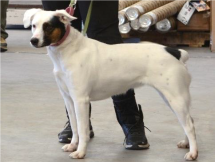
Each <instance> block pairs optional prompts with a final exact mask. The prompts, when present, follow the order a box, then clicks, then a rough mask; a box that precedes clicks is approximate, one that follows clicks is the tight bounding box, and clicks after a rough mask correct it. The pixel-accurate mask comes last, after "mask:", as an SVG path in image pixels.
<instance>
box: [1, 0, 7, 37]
mask: <svg viewBox="0 0 215 162" xmlns="http://www.w3.org/2000/svg"><path fill="white" fill-rule="evenodd" d="M7 7H8V0H6V1H1V37H2V38H4V39H6V38H7V37H8V34H7V32H6V31H5V27H6V18H7Z"/></svg>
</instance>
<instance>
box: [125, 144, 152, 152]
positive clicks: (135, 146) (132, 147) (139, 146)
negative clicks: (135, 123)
mask: <svg viewBox="0 0 215 162" xmlns="http://www.w3.org/2000/svg"><path fill="white" fill-rule="evenodd" d="M149 146H150V145H149V144H148V143H147V144H146V145H125V149H127V150H145V149H148V148H149Z"/></svg>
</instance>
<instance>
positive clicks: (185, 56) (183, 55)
mask: <svg viewBox="0 0 215 162" xmlns="http://www.w3.org/2000/svg"><path fill="white" fill-rule="evenodd" d="M179 51H180V52H181V58H180V61H181V62H183V63H186V61H187V60H188V59H189V54H188V52H187V51H185V50H183V49H179Z"/></svg>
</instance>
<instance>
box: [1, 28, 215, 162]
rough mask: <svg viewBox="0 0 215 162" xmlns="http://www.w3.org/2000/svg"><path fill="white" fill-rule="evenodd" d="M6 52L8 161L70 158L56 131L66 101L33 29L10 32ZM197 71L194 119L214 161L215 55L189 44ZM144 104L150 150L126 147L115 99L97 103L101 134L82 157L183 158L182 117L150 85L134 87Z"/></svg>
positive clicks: (155, 161)
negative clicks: (35, 41)
mask: <svg viewBox="0 0 215 162" xmlns="http://www.w3.org/2000/svg"><path fill="white" fill-rule="evenodd" d="M8 32H9V35H10V36H9V38H8V40H7V41H8V46H9V50H8V52H5V53H1V69H2V71H1V85H2V86H1V90H2V91H1V94H2V96H1V147H2V150H1V151H2V152H1V160H2V162H70V161H74V162H75V161H79V160H75V159H70V158H69V156H68V155H69V153H65V152H62V151H61V147H62V146H63V145H62V144H60V143H58V138H57V134H58V132H59V131H61V130H62V128H63V126H64V123H65V122H66V115H65V109H64V103H63V99H62V98H61V96H60V94H59V91H58V89H57V86H56V84H55V81H54V78H53V75H52V63H51V61H50V60H49V57H48V56H47V55H46V54H45V53H46V49H35V48H32V47H30V45H29V39H30V37H31V33H30V31H29V30H8ZM185 49H186V50H188V51H189V53H190V60H189V61H188V68H189V71H190V73H191V74H192V84H191V94H192V109H191V114H192V116H193V118H194V120H195V127H196V133H197V140H198V147H199V158H198V160H197V161H199V162H214V161H215V152H214V151H215V126H214V125H215V124H214V123H215V117H214V116H215V98H214V97H215V53H210V51H209V49H208V48H185ZM136 98H137V101H138V103H140V104H141V105H142V109H143V113H144V122H145V125H146V126H147V127H148V128H149V129H150V130H151V131H152V132H149V131H147V130H146V134H147V138H148V140H149V143H150V145H151V146H150V149H148V150H144V151H128V150H125V149H124V147H123V140H124V135H123V133H122V130H121V128H120V126H119V124H118V123H117V121H116V117H115V113H114V109H113V105H112V101H111V99H107V100H103V101H99V102H93V103H92V107H93V110H92V124H93V128H94V131H95V138H93V139H92V140H91V141H90V144H89V148H88V151H87V155H86V158H85V159H84V160H81V161H83V162H101V161H110V162H130V161H135V162H143V161H145V162H183V161H184V159H183V157H184V155H185V153H186V152H187V151H188V150H187V149H178V148H177V147H176V144H177V142H179V141H180V140H181V139H183V138H184V133H183V130H182V128H181V127H180V125H179V123H178V121H177V119H176V117H175V116H174V115H173V113H172V112H171V111H170V110H169V108H168V107H167V106H166V105H165V104H164V102H163V101H162V99H161V98H160V96H159V95H158V94H157V92H156V91H155V90H154V89H152V88H150V87H143V88H140V89H137V90H136Z"/></svg>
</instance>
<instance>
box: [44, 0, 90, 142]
mask: <svg viewBox="0 0 215 162" xmlns="http://www.w3.org/2000/svg"><path fill="white" fill-rule="evenodd" d="M69 3H70V0H67V1H46V0H42V4H43V9H44V10H46V11H55V10H60V9H66V8H67V7H68V6H69ZM74 16H75V17H77V18H78V19H77V20H74V21H72V24H71V25H72V26H73V27H74V28H76V29H77V30H78V31H81V30H82V19H81V16H80V11H79V7H78V4H76V10H75V12H74ZM66 114H67V118H68V121H67V122H66V124H65V128H64V129H63V130H62V131H61V132H60V133H59V134H58V139H59V142H61V143H70V142H71V139H72V135H73V134H72V129H71V125H70V122H69V116H68V112H67V110H66ZM90 115H91V105H90ZM93 137H94V132H93V127H92V125H91V121H90V138H93Z"/></svg>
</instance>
